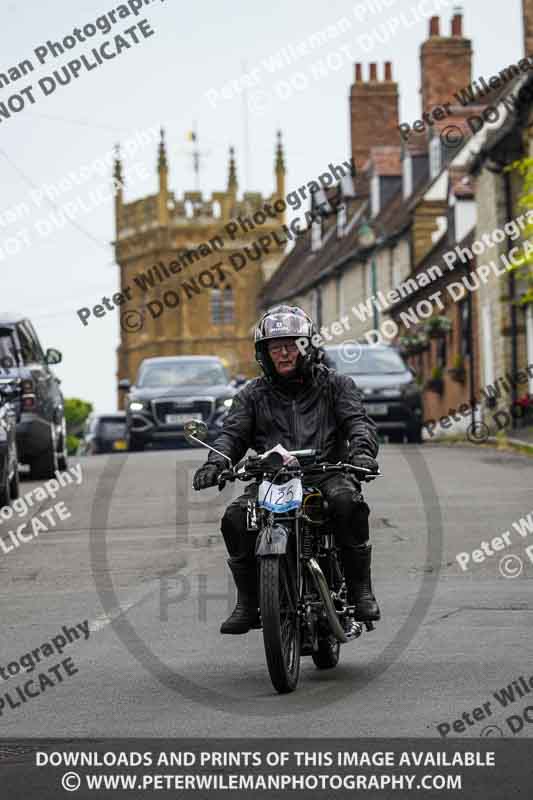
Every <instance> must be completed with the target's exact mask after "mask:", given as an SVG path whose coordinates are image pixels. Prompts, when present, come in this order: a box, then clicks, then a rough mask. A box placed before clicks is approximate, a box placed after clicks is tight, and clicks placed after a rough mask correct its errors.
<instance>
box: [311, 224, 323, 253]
mask: <svg viewBox="0 0 533 800" xmlns="http://www.w3.org/2000/svg"><path fill="white" fill-rule="evenodd" d="M321 246H322V220H320V219H315V220H313V222H312V224H311V250H312V252H313V253H315V252H316V251H317V250H320V248H321Z"/></svg>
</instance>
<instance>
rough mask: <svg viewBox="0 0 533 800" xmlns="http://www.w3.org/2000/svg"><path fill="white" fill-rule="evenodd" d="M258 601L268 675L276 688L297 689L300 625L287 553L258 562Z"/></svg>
mask: <svg viewBox="0 0 533 800" xmlns="http://www.w3.org/2000/svg"><path fill="white" fill-rule="evenodd" d="M259 586H260V590H259V605H260V608H261V620H262V623H263V641H264V643H265V655H266V661H267V666H268V672H269V674H270V679H271V681H272V683H273V685H274V688H275V689H276V691H278V692H279V693H280V694H287V693H288V692H293V691H294V690H295V689H296V686H297V683H298V677H299V674H300V647H301V629H300V618H299V617H298V615H297V613H296V612H297V608H298V596H297V589H296V580H295V576H294V571H293V569H292V562H291V560H290V558H287V556H286V555H275V556H263V558H261V559H260V562H259Z"/></svg>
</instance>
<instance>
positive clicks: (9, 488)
mask: <svg viewBox="0 0 533 800" xmlns="http://www.w3.org/2000/svg"><path fill="white" fill-rule="evenodd" d="M18 398H19V386H18V381H16V380H15V381H11V380H9V378H5V377H2V374H1V372H0V508H2V507H3V506H7V505H9V503H10V501H11V500H16V498H17V497H18V496H19V465H18V454H17V440H16V434H17V413H18V408H19V403H18Z"/></svg>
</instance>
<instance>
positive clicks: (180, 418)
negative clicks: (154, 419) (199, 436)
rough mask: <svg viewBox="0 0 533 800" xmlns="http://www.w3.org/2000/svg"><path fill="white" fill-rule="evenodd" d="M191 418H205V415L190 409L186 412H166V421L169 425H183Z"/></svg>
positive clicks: (200, 419)
mask: <svg viewBox="0 0 533 800" xmlns="http://www.w3.org/2000/svg"><path fill="white" fill-rule="evenodd" d="M190 419H197V420H199V421H200V422H202V420H203V415H202V414H200V413H199V412H198V411H188V412H187V413H186V414H166V415H165V422H166V424H167V425H182V424H183V423H184V422H187V421H188V420H190Z"/></svg>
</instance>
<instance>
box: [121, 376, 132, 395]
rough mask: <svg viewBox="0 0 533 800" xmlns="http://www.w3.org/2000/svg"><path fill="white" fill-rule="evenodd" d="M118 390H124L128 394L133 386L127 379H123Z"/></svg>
mask: <svg viewBox="0 0 533 800" xmlns="http://www.w3.org/2000/svg"><path fill="white" fill-rule="evenodd" d="M118 388H119V389H123V390H124V391H125V392H127V391H129V389H130V388H131V384H130V382H129V380H128V379H127V378H122V379H121V380H120V381H119V382H118Z"/></svg>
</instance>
